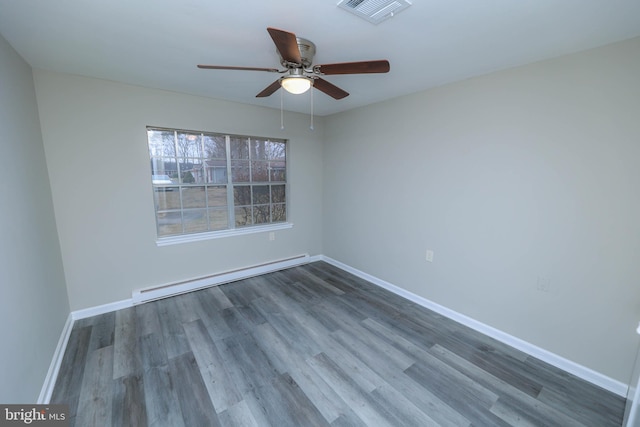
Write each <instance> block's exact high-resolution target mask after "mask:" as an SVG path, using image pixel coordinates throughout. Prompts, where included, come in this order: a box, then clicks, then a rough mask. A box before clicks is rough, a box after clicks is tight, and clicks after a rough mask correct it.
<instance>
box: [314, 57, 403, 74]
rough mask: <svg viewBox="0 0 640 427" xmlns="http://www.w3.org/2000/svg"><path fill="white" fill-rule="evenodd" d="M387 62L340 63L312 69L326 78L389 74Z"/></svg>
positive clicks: (384, 60)
mask: <svg viewBox="0 0 640 427" xmlns="http://www.w3.org/2000/svg"><path fill="white" fill-rule="evenodd" d="M390 68H391V67H390V66H389V61H387V60H386V59H382V60H379V61H361V62H341V63H337V64H323V65H316V66H315V67H313V69H314V70H315V71H317V72H319V73H322V74H325V75H327V76H329V75H332V74H369V73H387V72H389V69H390Z"/></svg>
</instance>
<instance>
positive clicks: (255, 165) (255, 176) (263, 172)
mask: <svg viewBox="0 0 640 427" xmlns="http://www.w3.org/2000/svg"><path fill="white" fill-rule="evenodd" d="M251 181H253V182H269V163H267V162H251Z"/></svg>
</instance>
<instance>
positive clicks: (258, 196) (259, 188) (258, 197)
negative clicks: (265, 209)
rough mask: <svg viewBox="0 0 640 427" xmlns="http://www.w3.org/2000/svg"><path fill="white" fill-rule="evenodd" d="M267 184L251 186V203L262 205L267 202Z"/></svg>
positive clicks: (268, 200) (268, 199)
mask: <svg viewBox="0 0 640 427" xmlns="http://www.w3.org/2000/svg"><path fill="white" fill-rule="evenodd" d="M270 201H271V200H270V197H269V186H268V185H254V186H253V204H254V205H264V204H269V202H270Z"/></svg>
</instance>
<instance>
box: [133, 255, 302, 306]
mask: <svg viewBox="0 0 640 427" xmlns="http://www.w3.org/2000/svg"><path fill="white" fill-rule="evenodd" d="M309 260H310V257H309V255H308V254H303V255H297V256H294V257H291V258H285V259H279V260H275V261H269V262H265V263H263V264H256V265H252V266H249V267H243V268H238V269H235V270H227V271H223V272H221V273H216V274H212V275H209V276H203V277H197V278H193V279H189V280H185V281H181V282H174V283H168V284H165V285H159V286H151V287H148V288H144V289H138V290H135V291H133V295H132V301H133V305H138V304H143V303H145V302H149V301H155V300H159V299H162V298H168V297H171V296H174V295H179V294H184V293H187V292H192V291H196V290H198V289H204V288H208V287H211V286H217V285H222V284H224V283H229V282H233V281H236V280H241V279H246V278H249V277H253V276H258V275H260V274H265V273H271V272H273V271H278V270H283V269H285V268H290V267H295V266H297V265H302V264H306V263H308V262H310V261H309Z"/></svg>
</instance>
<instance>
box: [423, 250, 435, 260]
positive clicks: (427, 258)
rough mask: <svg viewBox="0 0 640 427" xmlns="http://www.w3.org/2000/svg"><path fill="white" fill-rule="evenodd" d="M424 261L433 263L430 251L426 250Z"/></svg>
mask: <svg viewBox="0 0 640 427" xmlns="http://www.w3.org/2000/svg"><path fill="white" fill-rule="evenodd" d="M425 259H426V260H427V261H429V262H433V251H432V250H431V249H427V256H426V257H425Z"/></svg>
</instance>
